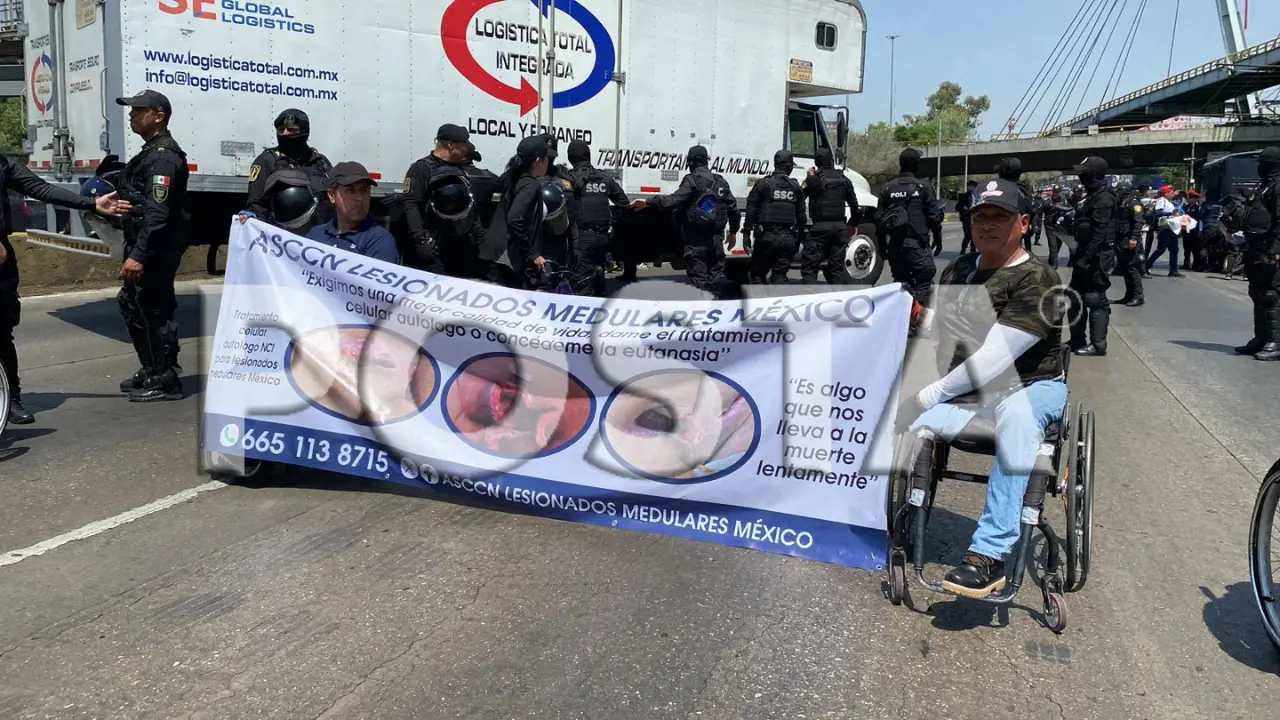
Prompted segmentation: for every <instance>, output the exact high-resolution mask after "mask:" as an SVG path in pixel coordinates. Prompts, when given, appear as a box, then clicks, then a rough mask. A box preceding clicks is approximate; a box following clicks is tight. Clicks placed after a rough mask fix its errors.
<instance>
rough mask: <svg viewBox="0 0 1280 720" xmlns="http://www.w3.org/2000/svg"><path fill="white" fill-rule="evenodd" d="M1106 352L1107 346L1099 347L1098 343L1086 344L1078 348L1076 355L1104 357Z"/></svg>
mask: <svg viewBox="0 0 1280 720" xmlns="http://www.w3.org/2000/svg"><path fill="white" fill-rule="evenodd" d="M1106 354H1107V350H1106V348H1099V347H1098V346H1097V345H1086V346H1084V347H1082V348H1080V349H1079V350H1076V355H1079V356H1080V357H1103V356H1104V355H1106Z"/></svg>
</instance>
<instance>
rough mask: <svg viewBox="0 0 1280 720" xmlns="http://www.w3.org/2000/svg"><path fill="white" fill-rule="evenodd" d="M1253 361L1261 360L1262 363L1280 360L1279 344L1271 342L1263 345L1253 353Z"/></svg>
mask: <svg viewBox="0 0 1280 720" xmlns="http://www.w3.org/2000/svg"><path fill="white" fill-rule="evenodd" d="M1253 359H1255V360H1262V361H1263V362H1276V361H1277V360H1280V342H1272V343H1267V344H1266V345H1263V346H1262V348H1261V349H1260V350H1258V352H1256V353H1254V355H1253Z"/></svg>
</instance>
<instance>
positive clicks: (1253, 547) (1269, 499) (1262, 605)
mask: <svg viewBox="0 0 1280 720" xmlns="http://www.w3.org/2000/svg"><path fill="white" fill-rule="evenodd" d="M1277 505H1280V462H1277V463H1276V464H1275V465H1273V466H1271V471H1270V472H1269V473H1268V474H1267V477H1266V479H1265V480H1263V481H1262V486H1261V487H1259V488H1258V498H1257V500H1256V501H1254V504H1253V522H1252V523H1251V526H1250V528H1249V580H1250V581H1251V583H1252V585H1253V597H1254V600H1255V601H1256V602H1257V604H1258V611H1259V612H1260V613H1261V614H1262V625H1263V626H1264V627H1265V628H1266V629H1267V637H1268V638H1269V639H1270V640H1271V644H1272V645H1274V646H1275V648H1276V650H1277V651H1280V588H1278V587H1277V586H1276V572H1275V568H1276V566H1277V564H1280V557H1276V555H1280V547H1277V548H1274V550H1273V548H1272V540H1273V536H1272V532H1273V530H1274V529H1275V521H1276V511H1277Z"/></svg>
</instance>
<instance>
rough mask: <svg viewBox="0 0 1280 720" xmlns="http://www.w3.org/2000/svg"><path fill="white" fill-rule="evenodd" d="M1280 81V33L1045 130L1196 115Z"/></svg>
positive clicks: (1103, 127) (1114, 126) (1113, 126)
mask: <svg viewBox="0 0 1280 720" xmlns="http://www.w3.org/2000/svg"><path fill="white" fill-rule="evenodd" d="M1276 85H1280V37H1276V38H1272V39H1271V40H1268V41H1267V42H1264V43H1259V44H1257V45H1254V46H1252V47H1247V48H1245V49H1243V50H1241V51H1240V52H1238V53H1232V54H1231V55H1227V56H1226V57H1223V58H1219V59H1217V60H1214V61H1212V62H1207V63H1205V64H1203V65H1201V66H1199V67H1194V68H1191V69H1190V70H1187V71H1185V72H1181V73H1178V74H1177V75H1173V76H1171V77H1167V78H1165V79H1163V80H1161V81H1160V82H1157V83H1155V84H1153V85H1148V86H1147V87H1144V88H1142V89H1139V90H1134V91H1133V92H1131V93H1128V94H1127V95H1122V96H1120V97H1118V98H1116V99H1114V100H1111V101H1109V102H1107V103H1104V104H1102V105H1099V106H1098V107H1096V108H1093V109H1092V110H1088V111H1086V112H1084V113H1081V114H1080V115H1077V116H1076V117H1073V118H1071V119H1070V120H1067V121H1066V122H1064V123H1062V124H1060V125H1057V126H1055V127H1052V128H1049V129H1048V130H1047V131H1045V132H1044V134H1045V135H1051V134H1055V133H1059V132H1061V131H1062V130H1063V129H1068V130H1073V131H1076V130H1085V129H1087V128H1089V127H1090V126H1091V125H1096V126H1098V128H1099V129H1100V130H1104V131H1105V130H1108V129H1117V130H1118V129H1119V128H1121V127H1124V126H1134V125H1149V124H1151V123H1155V122H1159V121H1161V120H1164V119H1167V118H1171V117H1174V116H1177V115H1196V114H1200V113H1203V112H1205V111H1206V110H1207V109H1209V108H1212V107H1214V106H1215V105H1217V106H1220V105H1222V104H1223V103H1225V102H1229V101H1231V100H1234V99H1236V98H1239V97H1243V96H1245V95H1249V94H1252V93H1256V92H1259V91H1261V90H1265V89H1267V88H1269V87H1274V86H1276Z"/></svg>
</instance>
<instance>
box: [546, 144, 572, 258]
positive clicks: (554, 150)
mask: <svg viewBox="0 0 1280 720" xmlns="http://www.w3.org/2000/svg"><path fill="white" fill-rule="evenodd" d="M542 139H543V140H544V141H545V142H546V143H547V163H548V165H547V174H546V175H545V176H543V177H542V183H543V185H548V184H555V185H556V186H557V187H558V188H559V189H560V193H561V194H563V195H564V197H565V200H566V201H567V204H568V206H567V209H568V215H569V223H568V225H566V226H565V228H564V230H563V231H561V232H556V231H555V228H554V227H547V226H544V227H543V232H542V249H543V252H544V254H545V255H546V257H547V258H548V259H550V260H553V261H554V262H556V263H557V264H559V265H561V266H562V267H567V266H569V265H570V263H572V260H571V259H570V256H571V255H572V254H573V253H574V249H575V248H576V247H577V245H578V237H579V234H580V233H579V225H578V220H579V217H580V215H581V206H580V205H579V204H578V199H577V198H576V197H574V194H573V174H572V173H571V172H570V171H569V167H568V166H567V165H565V164H564V163H557V162H556V158H557V157H559V155H560V153H559V147H560V140H559V138H557V137H556V136H555V133H544V134H543V135H542ZM548 197H555V195H554V194H549V195H548Z"/></svg>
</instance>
